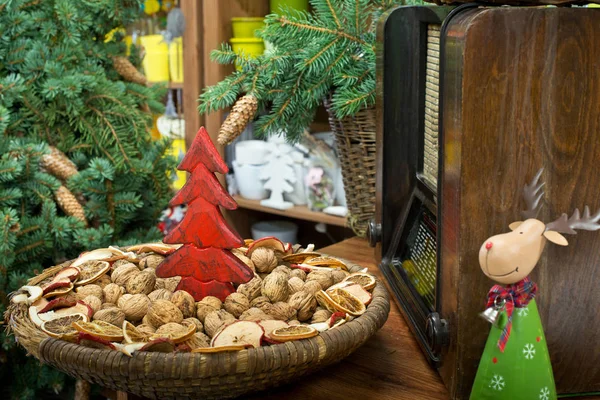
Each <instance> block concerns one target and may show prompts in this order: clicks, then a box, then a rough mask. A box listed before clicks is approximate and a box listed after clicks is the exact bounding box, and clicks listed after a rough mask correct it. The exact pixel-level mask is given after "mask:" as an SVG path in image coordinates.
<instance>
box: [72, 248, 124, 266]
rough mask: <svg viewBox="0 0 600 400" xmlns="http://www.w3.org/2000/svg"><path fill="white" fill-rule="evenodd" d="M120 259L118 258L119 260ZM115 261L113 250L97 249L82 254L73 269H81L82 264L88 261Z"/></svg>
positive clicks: (74, 263) (73, 264)
mask: <svg viewBox="0 0 600 400" xmlns="http://www.w3.org/2000/svg"><path fill="white" fill-rule="evenodd" d="M117 259H118V258H117ZM109 260H110V261H114V260H115V254H114V253H113V251H112V250H111V249H96V250H92V251H88V252H85V253H82V254H81V255H80V256H79V257H77V259H76V260H75V261H73V263H72V264H71V267H79V266H80V265H81V264H83V263H86V262H88V261H109Z"/></svg>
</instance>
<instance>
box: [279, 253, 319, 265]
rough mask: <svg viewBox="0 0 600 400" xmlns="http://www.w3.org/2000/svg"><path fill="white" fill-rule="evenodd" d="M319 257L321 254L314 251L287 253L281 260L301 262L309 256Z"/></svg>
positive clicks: (308, 258)
mask: <svg viewBox="0 0 600 400" xmlns="http://www.w3.org/2000/svg"><path fill="white" fill-rule="evenodd" d="M317 257H321V254H319V253H314V252H305V253H295V254H287V255H285V256H283V257H282V260H283V261H285V262H289V263H290V264H302V263H304V262H306V261H307V260H310V259H311V258H317Z"/></svg>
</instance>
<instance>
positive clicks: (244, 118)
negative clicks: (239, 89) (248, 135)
mask: <svg viewBox="0 0 600 400" xmlns="http://www.w3.org/2000/svg"><path fill="white" fill-rule="evenodd" d="M257 109H258V100H257V99H256V97H254V96H252V95H251V94H247V95H245V96H244V97H242V98H241V99H239V100H238V101H236V102H235V104H234V105H233V108H232V109H231V112H230V113H229V115H228V116H227V119H225V122H223V125H221V129H220V130H219V137H218V138H217V141H218V142H219V144H229V143H231V142H232V141H233V140H234V139H235V138H236V137H238V136H240V134H241V133H242V132H243V131H244V129H246V125H248V122H250V121H252V118H254V114H256V110H257Z"/></svg>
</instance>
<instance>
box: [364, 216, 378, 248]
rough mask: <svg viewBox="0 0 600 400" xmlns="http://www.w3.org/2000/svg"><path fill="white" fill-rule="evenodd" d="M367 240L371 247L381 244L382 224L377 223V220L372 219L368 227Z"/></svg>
mask: <svg viewBox="0 0 600 400" xmlns="http://www.w3.org/2000/svg"><path fill="white" fill-rule="evenodd" d="M367 239H368V240H369V246H371V247H375V246H376V245H377V243H379V242H381V224H380V223H377V222H375V219H371V220H370V221H369V224H368V225H367Z"/></svg>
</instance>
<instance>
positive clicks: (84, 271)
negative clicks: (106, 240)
mask: <svg viewBox="0 0 600 400" xmlns="http://www.w3.org/2000/svg"><path fill="white" fill-rule="evenodd" d="M109 269H110V264H109V263H108V262H106V261H87V262H84V263H83V264H81V265H80V266H79V270H80V271H81V272H80V273H79V279H77V282H75V285H76V286H81V285H88V284H90V283H93V282H96V281H97V280H98V279H100V278H102V275H104V274H105V273H107V272H108V270H109Z"/></svg>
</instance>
